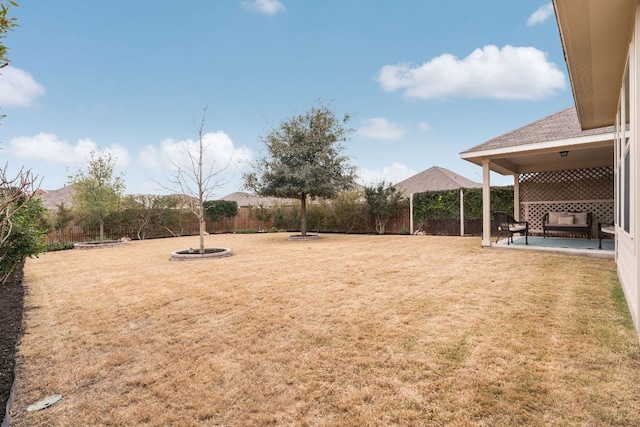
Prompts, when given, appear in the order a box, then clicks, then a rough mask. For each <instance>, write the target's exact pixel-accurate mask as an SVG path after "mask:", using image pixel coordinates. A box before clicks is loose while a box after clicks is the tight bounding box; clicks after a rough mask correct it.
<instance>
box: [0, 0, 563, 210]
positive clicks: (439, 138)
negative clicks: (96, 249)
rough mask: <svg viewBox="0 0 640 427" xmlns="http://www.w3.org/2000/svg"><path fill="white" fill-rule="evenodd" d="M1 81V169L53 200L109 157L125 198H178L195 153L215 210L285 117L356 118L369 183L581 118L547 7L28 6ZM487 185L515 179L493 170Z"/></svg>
mask: <svg viewBox="0 0 640 427" xmlns="http://www.w3.org/2000/svg"><path fill="white" fill-rule="evenodd" d="M19 3H20V5H19V7H17V8H12V9H11V11H10V14H11V15H13V16H15V17H16V18H17V23H18V24H19V27H18V28H16V29H15V30H14V31H13V32H11V33H10V34H9V35H8V36H7V37H6V38H5V39H4V42H5V44H6V46H7V47H8V48H9V52H8V54H9V59H10V60H11V63H10V65H9V66H8V67H5V68H3V69H1V70H0V74H1V75H0V113H2V114H4V115H6V117H5V118H3V119H1V121H0V166H2V165H6V166H7V170H8V174H9V175H10V174H16V173H17V172H18V171H19V170H20V168H25V169H31V170H32V172H33V173H35V174H37V175H38V176H39V177H40V178H41V179H42V181H41V188H43V189H46V190H54V189H57V188H60V187H62V186H64V185H66V184H68V177H69V176H70V175H73V174H75V173H76V172H77V171H79V170H85V169H86V164H87V161H88V159H89V158H90V154H91V152H95V153H105V154H109V155H111V156H112V158H113V159H114V161H115V164H116V166H115V172H116V174H122V175H123V176H124V180H125V183H126V189H125V193H127V194H166V193H169V192H172V191H170V190H172V189H174V188H173V186H172V184H171V182H172V181H174V179H175V176H176V169H175V167H176V165H178V164H181V163H182V162H183V161H184V160H185V153H186V149H187V148H188V147H193V144H195V143H197V141H198V127H199V125H200V123H201V122H202V120H204V126H203V132H204V136H203V140H204V142H205V144H206V147H207V154H206V156H205V160H206V162H207V165H208V166H209V167H211V168H213V171H214V173H217V175H216V176H217V177H218V178H219V179H218V184H217V185H216V186H215V188H214V189H212V192H211V194H210V195H211V198H213V199H217V198H222V197H224V196H225V195H227V194H229V193H232V192H234V191H240V190H243V188H242V174H243V172H245V171H247V170H248V168H250V165H251V162H252V161H254V160H255V159H257V158H259V157H260V156H264V155H265V154H266V153H265V145H264V142H263V140H264V137H265V136H266V135H267V134H268V133H269V132H270V131H272V130H273V129H276V128H277V127H278V126H279V125H280V124H281V123H282V122H283V121H285V120H287V119H289V118H291V117H293V116H296V115H299V114H302V113H304V112H306V111H308V110H309V109H310V108H311V107H313V106H314V105H316V104H317V102H323V103H325V104H328V105H329V106H330V107H331V109H332V110H333V111H334V112H335V113H336V115H337V116H338V117H342V116H343V115H344V114H349V115H350V117H351V119H350V121H349V123H348V126H349V127H350V128H352V129H353V133H352V134H351V136H350V138H349V140H348V141H347V142H346V143H345V144H344V154H345V155H347V156H349V157H350V161H351V163H352V164H353V165H354V166H356V168H357V170H358V175H359V179H358V181H359V182H360V183H361V184H364V185H372V184H375V183H377V182H379V181H381V180H385V181H387V182H393V183H396V182H399V181H402V180H403V179H406V178H408V177H410V176H412V175H415V174H416V173H419V172H421V171H424V170H426V169H428V168H430V167H432V166H439V167H444V168H447V169H450V170H452V171H454V172H456V173H458V174H460V175H462V176H464V177H466V178H468V179H471V180H473V181H476V182H481V181H482V169H481V168H480V167H478V166H477V165H474V164H472V163H470V162H467V161H465V160H462V159H460V155H459V153H460V152H462V151H464V150H467V149H469V148H471V147H473V146H475V145H478V144H481V143H483V142H485V141H487V140H489V139H492V138H494V137H497V136H500V135H502V134H504V133H506V132H509V131H511V130H514V129H516V128H518V127H521V126H524V125H526V124H529V123H531V122H533V121H536V120H539V119H541V118H544V117H546V116H548V115H550V114H553V113H555V112H558V111H560V110H562V109H564V108H567V107H570V106H572V105H573V96H572V92H571V86H570V82H569V79H568V75H567V70H566V65H565V62H564V55H563V52H562V46H561V43H560V37H559V32H558V27H557V23H556V19H555V16H554V11H553V7H552V5H551V2H549V1H541V0H518V1H509V0H487V1H483V2H475V1H474V2H471V1H470V2H462V3H461V2H442V1H432V0H429V1H427V0H395V1H393V2H390V1H383V0H323V1H312V0H216V1H210V0H190V1H187V2H175V1H171V2H170V1H166V0H137V1H134V2H131V1H123V0H111V1H108V2H95V1H86V0H65V1H61V2H53V1H46V0H35V1H26V0H24V1H20V2H19ZM491 183H492V185H510V184H512V183H513V179H512V177H503V176H501V175H497V174H495V175H492V177H491Z"/></svg>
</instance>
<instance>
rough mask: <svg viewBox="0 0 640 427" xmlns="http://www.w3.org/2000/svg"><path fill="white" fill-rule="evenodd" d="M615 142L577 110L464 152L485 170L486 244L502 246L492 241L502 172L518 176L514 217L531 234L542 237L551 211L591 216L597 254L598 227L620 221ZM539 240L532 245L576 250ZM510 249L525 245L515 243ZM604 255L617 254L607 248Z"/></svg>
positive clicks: (610, 131)
mask: <svg viewBox="0 0 640 427" xmlns="http://www.w3.org/2000/svg"><path fill="white" fill-rule="evenodd" d="M613 141H614V134H613V127H606V128H598V129H591V130H586V131H585V130H582V128H581V126H580V123H579V121H578V115H577V113H576V110H575V108H574V107H571V108H567V109H565V110H562V111H560V112H558V113H555V114H552V115H550V116H548V117H545V118H543V119H541V120H538V121H536V122H534V123H531V124H529V125H526V126H524V127H521V128H519V129H516V130H514V131H512V132H509V133H506V134H504V135H501V136H499V137H497V138H494V139H491V140H489V141H487V142H484V143H482V144H480V145H477V146H475V147H473V148H471V149H469V150H466V151H464V152H462V153H460V157H461V158H462V159H465V160H467V161H470V162H472V163H475V164H477V165H478V166H482V169H483V174H482V176H483V182H482V185H483V234H482V245H483V246H486V247H490V246H497V247H499V246H500V244H501V243H498V244H495V238H494V242H492V241H491V235H492V231H493V230H492V223H491V219H492V214H493V212H492V210H491V206H490V187H491V179H490V176H491V173H490V172H496V173H499V174H501V175H511V176H513V185H514V212H513V216H514V217H515V218H516V219H518V220H520V221H528V222H529V233H530V235H533V236H535V235H538V234H539V235H540V236H541V235H542V221H543V217H544V215H545V214H546V213H547V212H550V211H566V212H591V213H592V216H593V225H592V229H591V240H592V241H595V248H596V250H597V247H598V238H597V237H598V235H597V233H598V229H597V224H598V223H599V222H602V223H607V222H611V221H613V218H614V193H615V191H614V188H615V179H614V168H613V165H614V142H613ZM552 236H559V237H547V239H550V238H552V239H556V238H559V239H563V240H565V241H567V242H565V243H570V241H572V240H573V241H574V242H575V245H574V246H580V245H582V243H578V241H579V240H587V239H570V238H567V237H570V236H567V235H566V234H562V233H558V234H553V235H552ZM540 239H542V237H540ZM547 239H545V240H547ZM537 241H538V240H537V238H532V237H530V238H529V245H528V246H530V247H531V248H543V250H555V251H557V250H559V249H567V250H569V249H570V248H563V247H561V246H563V245H560V244H557V245H555V246H556V247H553V245H552V244H551V243H549V242H547V243H545V245H544V246H541V245H540V244H538V245H536V244H535V243H536V242H537ZM505 246H506V242H505ZM510 246H513V247H519V246H521V245H518V244H516V242H514V244H513V245H510ZM549 246H551V247H549ZM564 246H566V245H564ZM516 250H517V249H516ZM571 250H582V251H585V250H586V251H592V249H579V248H575V249H571ZM601 252H609V253H614V251H613V250H604V248H603V250H601Z"/></svg>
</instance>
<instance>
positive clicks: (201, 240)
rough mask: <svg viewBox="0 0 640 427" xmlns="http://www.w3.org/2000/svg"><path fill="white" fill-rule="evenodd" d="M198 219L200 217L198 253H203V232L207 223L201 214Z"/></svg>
mask: <svg viewBox="0 0 640 427" xmlns="http://www.w3.org/2000/svg"><path fill="white" fill-rule="evenodd" d="M199 219H200V253H201V254H203V253H204V232H205V228H206V225H207V224H206V222H205V220H204V216H201V217H200V218H199Z"/></svg>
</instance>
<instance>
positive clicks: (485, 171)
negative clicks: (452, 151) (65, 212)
mask: <svg viewBox="0 0 640 427" xmlns="http://www.w3.org/2000/svg"><path fill="white" fill-rule="evenodd" d="M489 166H490V162H489V160H483V161H482V247H490V246H491V180H490V178H489V175H490V169H489Z"/></svg>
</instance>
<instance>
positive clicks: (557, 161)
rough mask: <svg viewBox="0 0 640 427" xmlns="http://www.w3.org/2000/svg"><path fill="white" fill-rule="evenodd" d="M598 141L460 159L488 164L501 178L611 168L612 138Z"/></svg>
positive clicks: (482, 153) (463, 155)
mask: <svg viewBox="0 0 640 427" xmlns="http://www.w3.org/2000/svg"><path fill="white" fill-rule="evenodd" d="M600 137H601V138H589V140H587V141H553V142H548V143H537V144H528V145H520V146H518V147H509V148H506V149H505V148H500V149H493V150H485V151H475V152H467V153H461V155H460V156H461V158H463V159H465V160H468V161H470V162H472V163H475V164H477V165H479V166H482V164H483V163H484V162H485V161H489V162H490V163H489V165H490V166H489V168H490V169H491V170H492V171H494V172H497V173H499V174H502V175H513V174H523V173H530V172H549V171H556V170H569V169H583V168H595V167H604V166H613V157H614V151H613V150H614V149H613V147H614V145H613V139H611V137H612V135H600ZM602 138H605V139H602ZM562 151H568V153H567V155H566V156H564V157H563V156H561V155H560V152H562Z"/></svg>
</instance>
